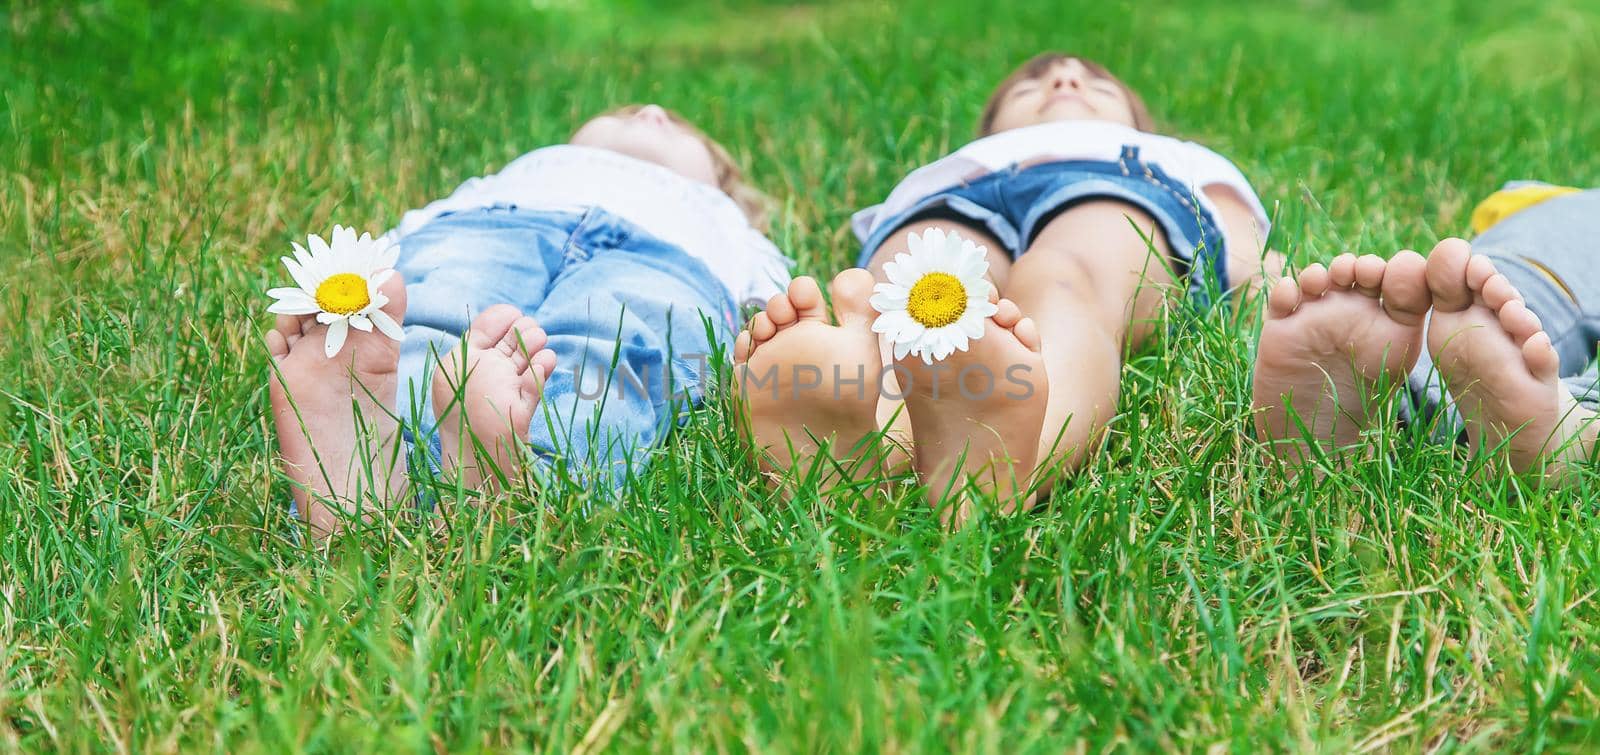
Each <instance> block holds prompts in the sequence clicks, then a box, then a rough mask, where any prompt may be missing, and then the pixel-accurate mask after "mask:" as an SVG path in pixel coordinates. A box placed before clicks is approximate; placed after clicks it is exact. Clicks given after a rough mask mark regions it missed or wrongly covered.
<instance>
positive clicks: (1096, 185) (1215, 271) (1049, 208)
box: [857, 145, 1228, 309]
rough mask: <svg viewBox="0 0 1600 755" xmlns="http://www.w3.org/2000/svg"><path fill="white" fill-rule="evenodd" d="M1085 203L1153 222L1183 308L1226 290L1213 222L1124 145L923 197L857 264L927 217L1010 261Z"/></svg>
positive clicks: (882, 230) (892, 221)
mask: <svg viewBox="0 0 1600 755" xmlns="http://www.w3.org/2000/svg"><path fill="white" fill-rule="evenodd" d="M1091 199H1116V200H1120V201H1123V202H1127V203H1128V204H1131V205H1133V206H1135V207H1138V208H1139V209H1141V210H1143V211H1145V212H1147V213H1149V214H1150V217H1152V218H1155V220H1156V223H1157V224H1158V225H1159V226H1160V232H1161V233H1162V234H1164V235H1165V236H1166V239H1167V246H1168V247H1169V248H1171V249H1172V257H1173V259H1172V263H1173V266H1174V268H1175V272H1176V273H1177V274H1178V276H1179V279H1180V280H1182V279H1184V278H1185V277H1186V278H1187V279H1188V289H1189V296H1190V301H1191V302H1192V303H1193V304H1194V305H1195V306H1196V307H1198V308H1202V309H1203V308H1205V307H1206V306H1208V305H1209V304H1210V303H1211V302H1210V300H1211V296H1212V293H1213V292H1224V291H1227V290H1228V269H1227V260H1228V255H1227V251H1226V249H1225V248H1224V242H1223V237H1222V233H1221V231H1219V230H1218V229H1219V225H1218V223H1217V219H1216V218H1214V217H1212V215H1211V212H1210V211H1208V210H1207V209H1206V208H1205V206H1203V205H1202V204H1201V203H1200V202H1198V201H1196V198H1195V196H1194V194H1193V193H1192V192H1191V191H1190V190H1189V188H1188V187H1187V186H1184V185H1183V184H1182V183H1180V182H1178V181H1177V180H1175V179H1174V178H1172V177H1171V176H1169V175H1167V173H1166V171H1163V170H1162V169H1161V166H1159V165H1156V164H1154V163H1146V162H1144V161H1142V160H1140V159H1139V148H1138V147H1136V146H1131V145H1129V146H1124V147H1123V148H1122V155H1121V156H1120V157H1119V158H1118V159H1117V160H1115V161H1101V160H1067V161H1060V162H1050V163H1043V164H1040V165H1034V166H1031V167H1028V168H1020V167H1017V166H1012V167H1010V168H1006V169H1004V170H999V171H995V172H994V173H991V174H989V175H987V176H984V177H982V178H979V179H977V180H976V181H972V182H971V183H966V184H962V185H959V186H953V187H951V188H949V189H945V190H943V191H940V192H937V193H935V194H931V195H929V196H927V197H924V198H923V199H922V200H921V201H919V202H917V203H916V204H915V205H913V206H912V207H911V208H909V209H907V210H906V211H904V212H902V213H900V214H898V215H896V216H894V217H892V218H889V219H887V220H886V221H884V222H883V223H881V224H880V225H879V226H878V230H877V231H876V232H874V233H873V234H872V236H871V237H870V238H868V239H867V241H866V243H865V244H863V245H862V248H861V257H860V259H859V260H858V261H857V264H858V265H859V266H861V267H866V266H867V263H868V262H869V261H870V260H871V259H872V255H873V254H874V253H875V252H876V251H877V250H878V247H880V246H882V245H883V244H884V242H886V241H888V240H889V238H890V237H891V236H892V235H894V234H895V233H897V232H899V231H901V230H903V229H904V228H905V227H906V226H907V225H909V224H912V223H915V222H916V221H918V220H924V219H928V218H934V217H939V218H952V219H956V220H961V221H965V222H969V223H972V224H973V225H975V226H979V227H982V228H985V229H987V230H988V231H989V233H991V234H993V235H994V237H995V239H997V240H998V241H999V242H1000V244H1001V245H1002V246H1004V247H1005V250H1006V252H1007V253H1008V254H1010V255H1011V258H1012V259H1016V258H1018V257H1020V256H1022V254H1023V252H1025V251H1027V249H1028V245H1029V244H1031V243H1033V239H1034V237H1035V236H1037V235H1038V233H1039V231H1040V230H1042V229H1043V228H1044V226H1045V224H1047V223H1049V222H1050V220H1052V219H1054V218H1055V216H1056V215H1058V214H1060V213H1061V212H1062V211H1064V210H1066V209H1068V208H1070V207H1071V206H1072V205H1074V204H1076V203H1078V202H1083V201H1087V200H1091ZM1213 287H1214V288H1213Z"/></svg>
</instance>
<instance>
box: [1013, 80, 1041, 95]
mask: <svg viewBox="0 0 1600 755" xmlns="http://www.w3.org/2000/svg"><path fill="white" fill-rule="evenodd" d="M1038 89H1039V85H1038V84H1036V83H1031V82H1030V83H1027V84H1018V85H1016V86H1014V87H1012V88H1011V94H1010V97H1013V98H1015V97H1021V96H1023V95H1025V94H1031V93H1033V92H1035V91H1037V90H1038Z"/></svg>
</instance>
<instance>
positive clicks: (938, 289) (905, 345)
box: [872, 228, 999, 364]
mask: <svg viewBox="0 0 1600 755" xmlns="http://www.w3.org/2000/svg"><path fill="white" fill-rule="evenodd" d="M909 247H910V253H909V254H896V255H895V256H894V261H893V262H890V263H889V264H887V265H884V266H883V271H884V273H886V274H888V276H889V282H888V283H879V284H878V285H876V286H873V287H872V292H873V296H872V308H873V309H876V310H878V312H880V313H881V314H879V315H878V319H877V320H874V321H873V323H872V330H873V331H875V332H878V333H887V334H888V335H889V338H890V340H891V341H893V342H894V358H895V359H904V358H905V356H906V355H907V354H915V355H917V356H920V357H922V361H923V362H924V363H925V364H933V363H934V362H935V361H938V360H942V359H944V358H945V357H947V356H950V355H951V354H952V353H954V352H955V351H957V350H960V351H966V350H967V341H968V340H977V339H979V338H982V337H983V321H984V320H985V319H987V318H988V317H989V316H990V315H992V314H994V313H995V312H996V311H998V310H999V307H997V306H995V304H994V303H993V302H991V301H989V296H990V295H991V294H993V293H994V285H993V284H991V283H990V282H989V281H988V279H986V278H984V277H983V276H984V274H985V273H987V272H989V259H988V258H987V257H986V256H985V254H984V248H983V247H981V246H978V245H977V244H974V243H972V242H971V241H970V240H968V239H964V238H962V237H961V235H960V234H957V233H945V232H944V231H942V230H940V229H938V228H929V229H928V230H926V231H924V232H923V234H922V235H921V236H918V235H917V234H915V233H913V234H911V237H910V245H909Z"/></svg>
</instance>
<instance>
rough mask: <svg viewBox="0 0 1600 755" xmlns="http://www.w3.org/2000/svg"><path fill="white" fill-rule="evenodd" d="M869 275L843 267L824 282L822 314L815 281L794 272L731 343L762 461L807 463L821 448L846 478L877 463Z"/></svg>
mask: <svg viewBox="0 0 1600 755" xmlns="http://www.w3.org/2000/svg"><path fill="white" fill-rule="evenodd" d="M872 286H873V278H872V273H869V272H867V271H866V270H863V269H861V268H852V269H850V270H846V271H844V272H842V273H839V275H838V276H837V277H835V278H834V279H833V283H832V284H830V286H829V292H830V294H831V295H832V297H833V308H834V315H835V316H836V317H837V318H838V321H839V324H838V325H832V324H829V322H828V312H827V307H826V305H825V304H824V303H823V301H822V290H821V289H819V288H818V287H817V282H816V280H815V279H813V278H810V277H801V278H796V279H795V280H794V281H793V282H792V283H790V284H789V290H788V291H787V292H785V293H782V294H778V295H777V296H774V297H772V299H771V301H769V302H767V308H766V310H765V311H763V312H761V313H759V314H757V315H756V316H755V318H754V319H753V320H752V321H751V323H750V327H749V328H748V329H747V330H745V331H744V332H742V333H740V334H739V340H738V341H737V342H736V343H735V344H734V351H733V361H734V377H735V379H736V380H737V381H738V386H739V392H740V396H741V397H742V401H741V406H742V407H743V411H744V412H745V419H746V422H744V423H741V424H743V425H745V426H747V427H748V429H749V431H750V432H751V433H752V435H753V438H752V440H753V442H754V443H755V444H756V446H757V447H758V448H760V449H761V450H762V451H763V452H765V454H764V455H770V456H771V459H770V460H768V459H765V458H764V459H763V464H764V465H766V466H767V467H768V468H769V469H777V470H786V469H799V470H801V471H802V472H804V471H806V470H809V469H810V468H811V464H812V462H813V460H814V459H816V457H817V454H818V453H819V452H821V451H822V450H823V449H824V448H827V449H828V450H829V454H830V456H831V457H832V459H833V460H835V461H838V462H843V463H844V470H843V471H844V472H845V474H846V476H848V477H850V478H858V477H861V476H864V475H868V474H873V473H876V472H878V471H879V470H881V469H882V465H883V464H884V463H885V453H884V451H883V449H881V448H880V447H879V446H878V445H877V444H876V443H875V442H873V441H874V436H876V435H877V434H878V432H879V429H880V425H879V421H878V416H877V412H878V403H879V400H880V398H881V396H882V391H881V390H880V381H879V378H880V376H881V375H882V374H883V358H882V356H881V354H880V352H879V350H878V334H876V333H874V332H872V320H873V317H874V312H873V311H872V306H871V305H870V304H869V303H868V299H869V298H870V297H871V296H872Z"/></svg>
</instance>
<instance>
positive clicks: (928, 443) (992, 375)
mask: <svg viewBox="0 0 1600 755" xmlns="http://www.w3.org/2000/svg"><path fill="white" fill-rule="evenodd" d="M929 226H934V227H939V228H941V229H943V230H946V231H954V232H956V233H959V234H961V235H962V236H963V237H965V238H968V239H972V240H973V241H974V242H975V243H978V244H982V245H983V246H985V247H986V248H987V250H988V254H989V276H990V279H991V280H992V281H993V282H994V283H995V284H996V288H997V289H998V290H1001V291H1004V290H1005V289H1004V288H1002V287H1003V286H1006V285H1007V284H1008V282H1015V281H1016V280H1017V279H1016V276H1015V274H1014V272H1015V271H1014V269H1013V265H1012V263H1011V261H1010V260H1009V258H1008V257H1007V256H1006V253H1005V247H1004V246H1003V245H1001V244H1000V242H999V241H998V240H997V239H995V238H994V237H993V236H992V235H990V234H989V233H988V232H987V231H985V230H982V229H980V228H978V227H976V226H972V225H969V224H966V223H960V222H955V221H929V222H917V223H912V224H910V225H909V226H908V227H907V228H906V229H905V230H903V231H901V232H899V233H896V234H895V235H894V236H893V237H892V238H891V240H890V241H888V242H887V243H885V244H883V245H882V246H881V247H879V249H878V250H877V252H876V254H874V256H873V259H872V260H871V262H870V263H869V268H870V269H872V270H873V271H874V272H875V274H876V276H877V278H878V279H880V280H882V279H884V275H883V266H884V265H885V264H886V263H887V262H889V261H891V260H893V259H894V254H895V253H896V252H902V251H904V250H905V249H906V248H907V246H908V243H907V239H908V237H909V235H910V234H911V233H921V232H923V231H925V230H926V229H927V228H928V227H929ZM885 348H886V349H887V344H886V345H885ZM889 356H891V355H890V354H885V355H884V356H883V359H884V362H885V364H886V365H890V364H892V367H893V368H894V374H895V376H896V377H897V378H899V379H900V382H899V383H898V384H897V385H896V386H894V390H895V391H896V393H898V394H903V395H904V408H903V409H901V410H899V411H900V413H901V414H902V415H903V416H907V417H909V419H910V426H911V436H912V438H913V439H914V447H915V460H916V469H917V472H918V474H919V475H920V476H921V479H922V482H923V484H925V485H927V486H928V498H929V502H930V503H931V504H933V505H934V506H942V505H944V504H945V501H946V500H947V498H948V497H949V496H950V494H951V493H952V492H955V493H956V494H957V498H958V500H959V501H960V503H959V504H958V508H955V509H952V510H949V511H948V512H947V517H948V518H952V519H954V520H955V521H957V522H959V521H962V520H964V519H965V518H966V516H967V514H968V513H969V508H968V504H967V502H966V501H965V497H964V496H961V495H960V491H961V490H962V488H964V487H965V485H967V484H968V482H969V481H970V482H974V483H976V484H978V485H979V487H981V488H983V489H984V490H987V491H992V492H993V493H994V494H995V496H996V498H997V500H999V501H1001V502H1003V503H1008V502H1010V501H1011V500H1013V499H1014V497H1015V496H1016V495H1017V494H1018V493H1020V492H1022V491H1024V490H1026V489H1027V487H1028V486H1029V484H1030V482H1031V481H1032V475H1033V472H1034V468H1035V466H1036V464H1037V462H1038V459H1039V457H1038V455H1037V451H1038V445H1039V442H1038V439H1039V432H1040V431H1039V428H1040V424H1041V422H1043V421H1044V420H1043V416H1044V411H1045V406H1046V401H1047V395H1048V391H1049V390H1050V388H1051V386H1050V385H1049V384H1048V383H1047V382H1046V375H1045V372H1046V371H1045V363H1044V361H1043V358H1042V357H1041V356H1040V353H1039V331H1038V329H1037V328H1036V327H1035V325H1034V322H1033V321H1032V320H1030V319H1029V318H1025V317H1023V315H1022V310H1020V309H1019V308H1018V306H1017V304H1016V303H1014V302H1011V301H1010V300H1006V299H1002V300H1000V309H999V311H998V312H996V313H995V315H994V316H992V317H990V318H989V321H988V322H987V323H985V326H984V334H983V336H982V337H981V338H979V339H978V340H975V341H973V342H971V343H970V344H969V346H968V348H967V350H966V351H958V352H955V353H954V354H951V355H950V356H949V357H948V358H946V359H945V360H943V361H941V362H938V363H935V364H933V365H928V364H925V363H924V362H923V361H922V359H921V358H919V357H914V356H908V357H907V358H905V359H902V360H898V361H897V362H893V363H891V362H890V361H889ZM895 410H896V408H895V407H892V406H891V407H885V408H884V409H883V410H880V414H883V413H888V412H890V411H895Z"/></svg>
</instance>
